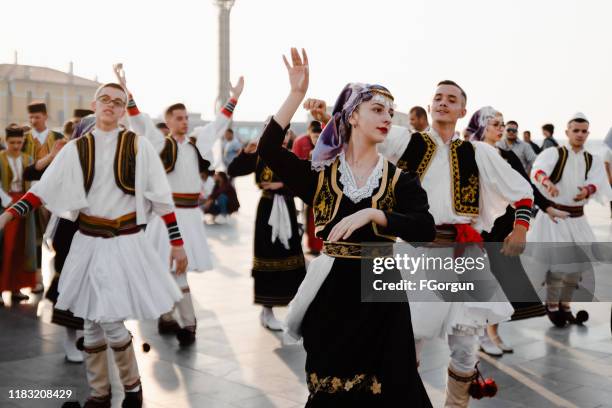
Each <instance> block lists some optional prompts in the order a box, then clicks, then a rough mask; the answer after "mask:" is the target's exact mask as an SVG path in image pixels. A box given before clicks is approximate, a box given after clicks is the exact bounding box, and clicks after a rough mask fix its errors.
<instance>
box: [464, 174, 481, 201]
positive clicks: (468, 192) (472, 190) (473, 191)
mask: <svg viewBox="0 0 612 408" xmlns="http://www.w3.org/2000/svg"><path fill="white" fill-rule="evenodd" d="M468 182H469V183H470V184H469V185H468V186H465V187H461V201H463V202H465V203H471V204H474V203H475V202H476V195H477V194H478V177H476V176H475V175H473V174H472V175H471V176H470V179H469V180H468Z"/></svg>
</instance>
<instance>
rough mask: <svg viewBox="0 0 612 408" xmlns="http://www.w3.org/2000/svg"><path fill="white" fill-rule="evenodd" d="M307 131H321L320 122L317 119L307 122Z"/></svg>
mask: <svg viewBox="0 0 612 408" xmlns="http://www.w3.org/2000/svg"><path fill="white" fill-rule="evenodd" d="M308 131H309V132H311V133H321V131H322V129H321V122H319V121H318V120H313V121H312V122H310V123H309V124H308Z"/></svg>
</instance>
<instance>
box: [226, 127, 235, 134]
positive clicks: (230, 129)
mask: <svg viewBox="0 0 612 408" xmlns="http://www.w3.org/2000/svg"><path fill="white" fill-rule="evenodd" d="M226 132H230V133H231V134H232V135H233V134H234V129H232V128H227V130H226Z"/></svg>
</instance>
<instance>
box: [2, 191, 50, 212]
mask: <svg viewBox="0 0 612 408" xmlns="http://www.w3.org/2000/svg"><path fill="white" fill-rule="evenodd" d="M41 205H42V202H41V201H40V198H38V197H37V196H36V195H34V194H33V193H26V194H25V195H24V196H23V197H21V199H20V200H19V201H17V202H16V203H15V204H13V205H12V206H11V207H10V208H8V209H7V210H6V211H7V212H9V213H10V214H11V215H12V216H13V217H14V218H17V217H24V216H26V215H27V214H28V213H30V212H32V211H33V210H35V209H36V208H38V207H40V206H41Z"/></svg>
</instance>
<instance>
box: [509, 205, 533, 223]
mask: <svg viewBox="0 0 612 408" xmlns="http://www.w3.org/2000/svg"><path fill="white" fill-rule="evenodd" d="M532 206H533V200H531V199H528V198H526V199H523V200H519V201H517V202H516V203H514V208H515V212H514V225H515V226H516V225H522V226H524V227H525V228H527V229H529V224H530V223H531V207H532Z"/></svg>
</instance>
